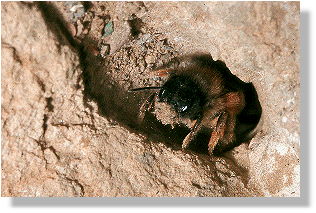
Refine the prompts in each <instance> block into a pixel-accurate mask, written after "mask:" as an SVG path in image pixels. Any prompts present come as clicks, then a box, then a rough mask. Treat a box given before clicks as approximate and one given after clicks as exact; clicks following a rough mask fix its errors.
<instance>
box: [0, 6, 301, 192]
mask: <svg viewBox="0 0 316 213" xmlns="http://www.w3.org/2000/svg"><path fill="white" fill-rule="evenodd" d="M1 5H2V6H1V10H2V11H1V14H2V17H1V18H2V44H1V45H2V52H1V53H2V58H1V59H2V64H1V69H2V72H1V79H2V80H1V87H2V94H1V95H2V107H1V122H2V153H1V158H2V173H1V174H2V176H1V178H2V187H1V189H2V191H1V193H2V196H299V195H300V187H299V186H300V182H299V174H300V173H299V172H300V171H299V165H300V163H299V151H300V148H299V86H300V85H299V4H298V3H295V2H234V3H232V2H225V3H224V2H167V3H166V2H144V3H141V2H93V3H91V5H88V7H87V5H84V6H85V10H88V11H87V12H86V13H85V15H84V16H83V17H82V20H86V21H88V22H91V23H88V22H86V23H85V24H83V23H82V24H83V25H82V26H83V27H84V29H82V30H83V31H86V33H84V34H82V35H79V36H78V35H77V36H76V38H74V37H73V36H74V35H75V33H74V30H73V26H75V25H73V20H72V18H71V17H72V16H69V9H70V8H67V7H69V5H68V6H67V4H64V3H63V2H54V3H21V2H5V3H2V4H1ZM48 8H49V9H48ZM87 8H88V9H87ZM52 11H59V13H60V14H59V15H58V16H56V13H54V14H50V13H52ZM91 14H94V15H91ZM122 14H123V15H122ZM87 16H89V17H88V18H87ZM52 17H55V18H54V19H52ZM104 17H106V18H109V19H110V20H112V21H113V23H114V28H113V29H114V32H113V33H112V34H111V35H109V36H107V38H106V39H107V40H106V41H105V40H104V39H103V38H102V33H101V32H102V31H101V29H102V28H103V27H104V25H103V24H102V23H103V22H102V21H100V18H101V19H102V18H104ZM79 19H80V17H79ZM131 19H133V20H137V23H138V24H137V23H136V24H134V25H133V26H131V24H130V23H131V22H129V20H131ZM98 23H99V24H100V26H99V25H98ZM102 25H103V26H102ZM87 26H88V27H87ZM89 26H93V27H92V28H91V27H90V28H89ZM85 27H86V28H85ZM133 28H136V29H133ZM76 32H78V31H76ZM133 32H137V33H138V34H137V35H133ZM102 42H105V43H107V44H109V45H110V46H111V51H110V54H109V55H108V56H106V57H99V55H100V54H99V55H98V52H97V51H96V49H98V45H99V44H100V43H102ZM192 52H208V53H211V54H212V56H213V57H214V59H220V60H223V61H225V62H226V64H227V66H228V67H229V68H230V70H232V72H233V73H234V74H236V75H237V76H238V77H240V78H241V79H242V80H244V81H251V82H253V83H254V85H255V87H256V89H257V91H258V94H259V98H260V101H261V104H262V107H263V119H262V121H263V123H262V127H261V130H260V131H259V133H258V134H257V135H256V136H255V138H253V139H252V140H251V142H250V144H249V146H248V145H247V144H243V145H241V146H239V147H236V148H235V149H234V150H233V151H231V152H229V153H227V154H226V155H225V156H223V157H213V156H208V155H205V154H199V153H195V152H192V151H190V150H188V151H183V150H181V149H180V148H179V145H177V144H176V143H174V141H175V140H181V137H182V138H183V135H181V133H179V136H177V133H176V132H175V131H176V130H169V129H167V130H166V128H165V127H164V126H163V125H162V124H160V125H159V124H153V126H150V125H149V126H147V127H146V128H144V127H142V126H140V125H139V123H138V120H137V116H138V112H139V106H140V104H141V103H142V101H143V100H144V98H145V97H146V96H147V95H148V93H146V94H145V93H141V94H131V93H129V92H127V90H128V89H130V88H136V87H141V86H144V85H146V86H155V85H159V84H161V82H163V81H164V79H162V78H154V77H153V76H152V74H151V71H152V69H154V68H155V67H158V66H161V65H162V64H164V63H165V62H168V61H169V60H170V59H172V58H174V57H175V56H178V55H182V54H188V53H192ZM83 53H84V54H83ZM149 58H150V60H149ZM168 131H170V132H168ZM182 134H183V133H182ZM175 135H176V136H175Z"/></svg>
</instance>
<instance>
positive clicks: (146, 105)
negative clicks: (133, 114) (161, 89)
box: [139, 93, 157, 121]
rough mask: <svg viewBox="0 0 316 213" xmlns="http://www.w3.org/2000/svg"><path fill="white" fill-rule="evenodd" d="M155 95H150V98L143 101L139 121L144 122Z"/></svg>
mask: <svg viewBox="0 0 316 213" xmlns="http://www.w3.org/2000/svg"><path fill="white" fill-rule="evenodd" d="M156 96H157V94H156V93H152V94H151V95H150V96H148V97H147V99H146V100H145V101H144V103H143V104H142V105H141V107H140V109H139V119H140V121H143V120H144V117H145V113H146V112H147V111H148V110H151V109H152V108H153V104H154V100H155V98H156Z"/></svg>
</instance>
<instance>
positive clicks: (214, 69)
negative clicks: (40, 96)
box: [130, 54, 262, 155]
mask: <svg viewBox="0 0 316 213" xmlns="http://www.w3.org/2000/svg"><path fill="white" fill-rule="evenodd" d="M176 61H178V63H174V64H176V65H174V64H173V67H171V68H170V67H164V68H161V69H158V70H155V71H154V73H155V75H157V76H161V77H168V78H167V80H166V81H165V83H164V84H163V85H162V86H158V87H142V88H136V89H131V90H130V91H141V90H157V91H154V92H152V93H151V94H150V95H149V96H148V97H147V98H146V100H145V101H144V103H143V104H142V105H141V107H140V118H141V120H142V119H144V115H145V113H146V112H150V111H152V109H153V108H154V107H155V105H157V103H158V104H159V103H164V104H166V105H167V106H169V108H170V109H171V110H172V111H173V112H174V114H176V115H177V117H178V118H179V120H180V123H185V124H187V126H189V129H190V132H189V134H188V135H186V137H185V138H184V139H183V142H182V148H183V149H187V148H188V147H189V145H190V144H191V143H192V141H193V140H195V139H196V138H197V135H198V133H199V132H200V131H201V130H202V129H205V128H206V129H209V130H210V131H209V135H208V138H207V141H208V144H207V151H208V153H209V154H210V155H220V154H222V153H224V152H226V151H228V150H230V149H232V148H234V147H236V146H238V145H240V144H241V143H242V142H246V141H248V140H250V139H251V138H252V137H253V136H254V135H255V131H256V127H257V125H258V123H259V120H260V118H261V113H262V108H261V105H260V102H259V99H258V95H257V92H256V90H255V88H254V86H253V84H252V83H246V82H243V81H242V80H240V79H239V78H238V77H237V76H235V75H233V74H232V73H231V72H230V70H229V69H228V68H227V66H226V64H225V63H224V62H222V61H220V60H217V61H214V60H213V58H212V56H211V55H209V54H195V55H191V56H185V57H182V58H181V57H180V58H178V59H177V60H176ZM155 103H156V104H155ZM170 114H172V113H170ZM187 121H190V122H189V123H190V124H188V122H187Z"/></svg>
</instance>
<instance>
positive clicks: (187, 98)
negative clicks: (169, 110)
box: [158, 75, 206, 119]
mask: <svg viewBox="0 0 316 213" xmlns="http://www.w3.org/2000/svg"><path fill="white" fill-rule="evenodd" d="M158 98H159V101H160V102H165V103H168V104H170V105H171V106H172V107H173V109H174V110H175V111H176V112H177V113H178V114H179V115H180V117H183V118H190V119H196V118H198V117H199V116H201V114H202V108H203V105H204V103H205V99H206V97H205V95H204V93H203V92H202V90H201V89H200V87H199V85H198V84H197V83H196V82H194V81H193V80H192V79H190V77H188V76H184V75H174V76H171V77H170V79H169V80H167V81H166V83H165V84H164V85H163V86H162V87H161V89H160V91H159V95H158Z"/></svg>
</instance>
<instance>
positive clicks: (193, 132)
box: [182, 120, 202, 149]
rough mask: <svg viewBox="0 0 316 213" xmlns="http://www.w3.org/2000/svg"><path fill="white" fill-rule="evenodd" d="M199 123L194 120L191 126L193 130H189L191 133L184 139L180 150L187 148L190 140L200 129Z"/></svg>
mask: <svg viewBox="0 0 316 213" xmlns="http://www.w3.org/2000/svg"><path fill="white" fill-rule="evenodd" d="M201 126H202V125H201V121H200V120H195V121H194V124H193V128H192V130H191V132H190V133H189V134H188V135H187V136H186V137H185V138H184V140H183V142H182V149H186V148H188V146H189V145H190V143H191V141H192V139H193V138H194V137H195V135H196V134H197V132H198V131H199V130H200V129H201Z"/></svg>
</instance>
